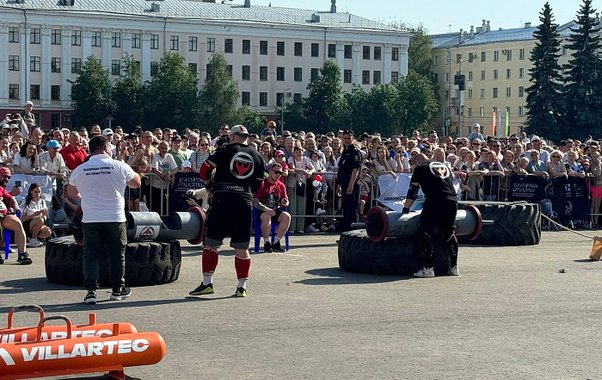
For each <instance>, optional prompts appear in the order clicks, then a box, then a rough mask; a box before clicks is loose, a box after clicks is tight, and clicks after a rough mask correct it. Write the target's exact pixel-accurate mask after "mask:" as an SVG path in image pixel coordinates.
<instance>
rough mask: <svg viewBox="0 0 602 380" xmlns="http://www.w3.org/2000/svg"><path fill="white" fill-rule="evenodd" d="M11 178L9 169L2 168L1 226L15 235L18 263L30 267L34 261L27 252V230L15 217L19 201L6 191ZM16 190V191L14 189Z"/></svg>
mask: <svg viewBox="0 0 602 380" xmlns="http://www.w3.org/2000/svg"><path fill="white" fill-rule="evenodd" d="M10 178H11V172H10V170H9V169H8V168H7V167H0V196H1V197H2V201H0V225H1V226H2V228H6V229H9V230H11V231H13V232H14V234H15V242H16V243H17V250H18V251H19V255H18V258H17V263H19V264H22V265H29V264H31V263H32V262H33V261H32V260H31V258H30V257H29V254H28V253H27V251H26V250H25V230H24V229H23V224H22V223H21V220H20V219H19V218H17V216H16V215H15V213H16V210H18V209H19V205H18V204H17V200H16V199H15V198H14V197H13V195H12V194H11V193H13V192H12V191H11V193H9V192H8V191H6V184H7V183H8V181H9V180H10ZM13 190H14V189H13ZM3 263H4V257H3V255H0V264H3Z"/></svg>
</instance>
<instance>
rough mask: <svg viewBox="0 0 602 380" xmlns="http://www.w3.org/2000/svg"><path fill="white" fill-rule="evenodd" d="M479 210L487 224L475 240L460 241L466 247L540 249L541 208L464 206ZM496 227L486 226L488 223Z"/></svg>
mask: <svg viewBox="0 0 602 380" xmlns="http://www.w3.org/2000/svg"><path fill="white" fill-rule="evenodd" d="M465 203H469V204H472V205H473V206H475V207H477V208H478V209H479V211H480V212H481V216H482V218H483V221H485V223H484V224H483V229H482V230H481V233H480V235H479V236H477V237H476V238H475V239H473V240H467V239H464V238H462V237H458V238H459V239H458V240H459V241H460V242H461V243H463V244H477V245H496V246H517V245H537V244H539V242H540V240H541V214H540V206H539V204H533V203H526V202H465ZM489 220H491V221H493V224H487V221H489Z"/></svg>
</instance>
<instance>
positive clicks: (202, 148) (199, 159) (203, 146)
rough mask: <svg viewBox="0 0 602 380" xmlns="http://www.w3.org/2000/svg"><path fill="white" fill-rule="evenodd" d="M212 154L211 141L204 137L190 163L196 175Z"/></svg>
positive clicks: (191, 156) (193, 153)
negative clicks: (210, 149)
mask: <svg viewBox="0 0 602 380" xmlns="http://www.w3.org/2000/svg"><path fill="white" fill-rule="evenodd" d="M210 154H211V152H210V151H209V140H207V139H206V138H204V137H203V138H201V139H200V140H199V143H198V146H197V148H196V151H194V152H192V154H191V155H190V163H191V164H192V171H193V172H194V173H198V172H200V171H201V165H202V164H203V162H205V160H206V159H207V158H209V155H210Z"/></svg>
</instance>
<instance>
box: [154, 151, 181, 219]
mask: <svg viewBox="0 0 602 380" xmlns="http://www.w3.org/2000/svg"><path fill="white" fill-rule="evenodd" d="M168 145H169V143H168V142H167V141H161V142H160V143H159V146H158V149H159V153H155V154H153V157H152V159H151V172H152V173H153V174H154V175H153V176H151V178H150V179H151V181H150V185H151V193H150V202H149V208H150V210H151V211H154V212H157V213H159V215H163V213H164V210H163V207H164V206H165V205H166V204H167V187H168V186H169V182H170V181H171V175H172V174H174V173H175V172H176V171H177V170H178V166H177V164H176V161H175V160H174V158H173V156H172V155H171V154H169V153H167V149H168Z"/></svg>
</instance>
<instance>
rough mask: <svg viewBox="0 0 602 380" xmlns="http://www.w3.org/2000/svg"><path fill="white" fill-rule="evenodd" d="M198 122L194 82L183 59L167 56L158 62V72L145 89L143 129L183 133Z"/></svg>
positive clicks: (174, 54)
mask: <svg viewBox="0 0 602 380" xmlns="http://www.w3.org/2000/svg"><path fill="white" fill-rule="evenodd" d="M197 122H198V95H197V78H196V76H195V75H194V74H193V73H192V71H190V69H189V68H188V65H186V63H185V61H184V57H182V56H181V55H180V54H177V53H168V54H166V55H164V56H163V58H162V59H161V62H159V72H158V73H157V75H155V76H154V77H153V79H152V80H151V81H150V82H149V83H148V84H147V86H146V88H145V96H144V126H145V128H146V129H150V128H156V127H160V128H164V127H171V128H175V129H179V130H182V129H184V128H185V127H196V126H197Z"/></svg>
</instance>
